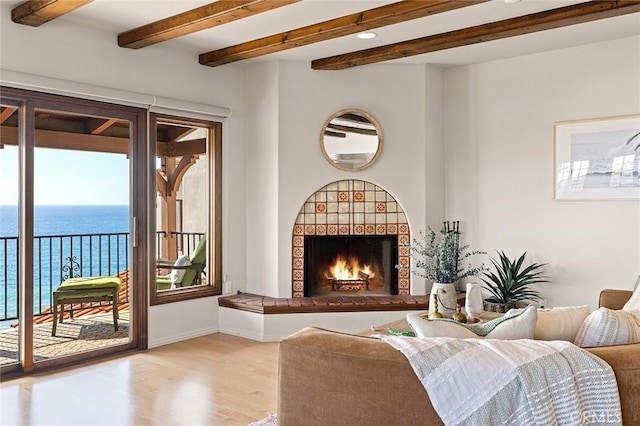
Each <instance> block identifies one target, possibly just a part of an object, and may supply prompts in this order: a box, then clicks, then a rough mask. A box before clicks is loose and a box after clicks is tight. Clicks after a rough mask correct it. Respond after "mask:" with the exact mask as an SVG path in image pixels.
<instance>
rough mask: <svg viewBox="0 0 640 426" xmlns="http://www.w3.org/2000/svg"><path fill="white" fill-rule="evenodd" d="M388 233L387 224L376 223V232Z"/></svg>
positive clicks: (380, 233)
mask: <svg viewBox="0 0 640 426" xmlns="http://www.w3.org/2000/svg"><path fill="white" fill-rule="evenodd" d="M386 233H387V225H376V234H378V235H385V234H386Z"/></svg>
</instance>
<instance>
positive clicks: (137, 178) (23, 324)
mask: <svg viewBox="0 0 640 426" xmlns="http://www.w3.org/2000/svg"><path fill="white" fill-rule="evenodd" d="M0 101H1V103H2V104H3V105H11V106H17V107H18V111H17V113H18V114H19V115H18V117H19V118H18V119H19V123H18V138H19V140H18V157H19V160H18V161H19V186H20V188H19V200H18V212H19V220H18V237H19V241H20V248H19V253H18V259H19V261H18V263H19V265H18V268H19V277H20V278H19V282H18V286H19V293H20V295H19V302H18V310H19V316H20V318H19V324H20V327H19V330H20V333H19V334H20V357H19V358H20V360H19V363H18V364H10V365H7V366H3V367H2V368H0V373H2V374H3V375H4V374H5V373H11V372H30V371H39V370H42V369H46V368H51V367H57V366H62V365H68V364H73V363H77V362H80V361H85V360H88V359H91V358H95V357H100V356H105V355H109V354H113V353H116V352H123V351H128V350H133V349H146V348H147V342H148V334H147V321H148V313H147V310H148V286H146V285H145V283H148V282H149V280H148V279H149V277H148V275H149V268H148V267H147V266H146V265H147V264H148V259H149V254H148V253H149V241H150V235H149V229H150V225H149V221H150V219H149V214H148V213H149V199H150V198H149V197H150V194H149V184H148V182H149V175H148V173H147V170H148V169H149V167H148V164H149V161H150V160H149V158H151V159H155V152H154V153H153V154H152V156H151V157H149V154H150V148H149V143H148V137H147V136H148V134H147V110H146V109H142V108H135V107H130V106H123V105H116V104H110V103H105V102H99V101H91V100H86V99H80V98H73V97H67V96H60V95H53V94H48V93H41V92H34V91H29V90H23V89H15V88H10V87H4V86H2V87H0ZM36 109H44V110H51V111H59V112H64V113H70V114H78V115H83V116H87V115H88V116H97V117H109V118H113V119H120V120H127V121H129V122H130V123H131V130H130V145H129V146H130V150H129V163H130V164H129V177H130V194H129V208H130V216H129V222H130V229H129V232H130V235H131V238H130V244H131V250H130V253H131V254H130V256H131V259H130V289H131V295H130V297H131V299H130V316H131V317H130V329H129V330H130V341H129V343H128V344H125V345H117V346H110V347H106V348H102V349H96V350H93V351H90V352H82V353H78V354H74V355H69V356H65V357H61V358H53V359H50V360H45V361H39V362H37V363H35V362H34V357H33V337H34V333H33V327H34V324H33V285H34V269H33V267H34V263H33V250H34V244H33V241H34V240H33V238H34V198H33V197H34V173H35V169H34V149H35V111H36Z"/></svg>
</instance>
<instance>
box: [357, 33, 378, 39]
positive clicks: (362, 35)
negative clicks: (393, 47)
mask: <svg viewBox="0 0 640 426" xmlns="http://www.w3.org/2000/svg"><path fill="white" fill-rule="evenodd" d="M356 37H358V38H359V39H360V40H370V39H372V38H376V37H378V34H376V33H360V34H358V35H357V36H356Z"/></svg>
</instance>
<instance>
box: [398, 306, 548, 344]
mask: <svg viewBox="0 0 640 426" xmlns="http://www.w3.org/2000/svg"><path fill="white" fill-rule="evenodd" d="M537 318H538V313H537V311H536V308H535V306H529V307H527V308H526V309H521V310H519V311H514V312H507V314H505V316H504V317H502V318H496V319H494V320H491V321H488V322H486V323H483V324H478V325H467V324H460V323H458V322H455V321H453V320H449V319H444V320H430V319H425V318H422V317H421V316H420V314H407V322H409V324H410V325H411V327H412V328H413V330H414V331H415V333H416V335H417V336H418V337H458V338H463V339H482V338H485V339H502V340H514V339H533V335H534V331H535V328H536V319H537Z"/></svg>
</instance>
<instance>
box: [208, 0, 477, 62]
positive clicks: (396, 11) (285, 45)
mask: <svg viewBox="0 0 640 426" xmlns="http://www.w3.org/2000/svg"><path fill="white" fill-rule="evenodd" d="M485 1H487V0H464V1H460V0H458V1H455V0H437V1H435V0H417V1H400V2H396V3H391V4H388V5H385V6H380V7H376V8H374V9H369V10H365V11H363V12H358V13H354V14H351V15H347V16H342V17H340V18H336V19H331V20H328V21H324V22H320V23H318V24H313V25H308V26H306V27H301V28H297V29H295V30H291V31H287V32H283V33H279V34H274V35H270V36H267V37H263V38H260V39H256V40H252V41H248V42H246V43H241V44H237V45H235V46H230V47H225V48H224V49H218V50H213V51H211V52H207V53H202V54H201V55H200V56H199V61H200V63H201V64H202V65H208V66H211V67H215V66H219V65H224V64H228V63H230V62H235V61H240V60H243V59H249V58H255V57H258V56H262V55H267V54H269V53H274V52H280V51H283V50H287V49H292V48H294V47H300V46H307V45H309V44H313V43H318V42H321V41H325V40H330V39H333V38H336V37H342V36H346V35H350V34H356V33H359V32H362V31H366V30H372V29H374V28H380V27H384V26H387V25H393V24H397V23H400V22H405V21H409V20H412V19H417V18H423V17H425V16H429V15H435V14H437V13H442V12H447V11H450V10H454V9H459V8H462V7H466V6H473V5H475V4H479V3H484V2H485Z"/></svg>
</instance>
